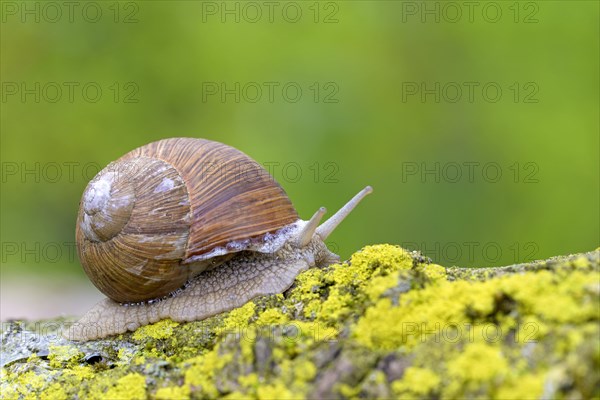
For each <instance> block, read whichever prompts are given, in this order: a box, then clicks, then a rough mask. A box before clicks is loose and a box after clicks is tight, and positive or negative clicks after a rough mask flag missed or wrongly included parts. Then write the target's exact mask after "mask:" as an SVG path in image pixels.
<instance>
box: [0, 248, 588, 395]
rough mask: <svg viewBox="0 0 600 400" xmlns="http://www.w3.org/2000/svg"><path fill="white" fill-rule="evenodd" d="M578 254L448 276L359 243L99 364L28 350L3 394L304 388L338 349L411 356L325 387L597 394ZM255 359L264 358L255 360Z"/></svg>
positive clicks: (6, 379) (352, 391) (149, 333)
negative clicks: (521, 267)
mask: <svg viewBox="0 0 600 400" xmlns="http://www.w3.org/2000/svg"><path fill="white" fill-rule="evenodd" d="M588 258H589V257H588V256H582V257H579V258H575V259H572V260H570V261H568V262H565V263H562V264H560V266H558V267H554V266H553V267H552V268H551V269H550V270H545V269H537V270H535V271H528V272H523V273H520V274H505V275H499V276H496V277H494V274H493V273H490V274H485V273H482V272H481V271H478V272H477V274H478V275H477V276H476V278H477V279H470V278H471V277H470V276H469V272H461V274H462V273H464V276H465V277H466V278H467V280H462V279H460V278H458V279H456V280H450V281H448V280H447V279H446V278H447V275H448V276H453V277H456V276H457V275H453V274H455V273H457V272H456V271H453V270H452V269H448V271H446V269H445V268H443V267H442V266H439V265H435V264H429V265H427V264H424V263H416V262H414V261H413V259H412V258H411V256H410V254H409V253H408V252H406V251H405V250H403V249H401V248H399V247H397V246H390V245H377V246H368V247H365V248H364V249H363V250H362V251H360V252H358V253H356V254H355V255H353V256H352V258H351V260H350V262H348V263H343V264H335V265H331V266H328V267H326V268H324V269H309V270H308V271H305V272H303V273H301V274H300V275H299V276H298V278H297V280H296V282H295V284H294V287H293V289H292V290H291V291H289V292H287V293H286V294H285V296H281V295H279V296H277V297H275V296H273V297H268V298H263V299H256V300H254V301H250V302H248V303H247V304H246V305H244V306H242V307H240V308H238V309H236V310H233V311H231V312H228V313H226V314H222V315H219V316H215V317H213V318H209V319H207V320H206V321H205V322H203V323H198V322H196V323H190V324H177V323H175V322H173V321H170V320H165V321H161V322H159V323H157V324H154V325H150V326H147V327H142V328H140V329H138V330H137V331H136V332H134V333H133V334H125V335H122V336H121V337H120V338H117V339H115V341H116V342H119V341H121V340H122V341H125V346H123V347H120V348H113V349H112V350H108V359H109V362H110V364H105V363H100V364H94V365H84V364H83V361H82V358H83V353H82V352H81V351H79V350H77V348H76V347H75V346H51V347H50V352H49V356H48V360H45V358H40V357H36V356H35V355H32V356H31V357H29V360H27V364H28V365H34V366H35V369H33V370H28V371H23V370H22V369H21V366H19V365H17V364H12V365H9V366H8V367H5V368H2V369H1V372H0V390H1V391H2V395H3V396H4V397H6V398H25V399H27V398H44V399H55V398H56V399H58V398H72V397H78V398H90V399H102V398H107V397H117V398H146V397H151V398H158V399H180V398H181V399H186V398H190V397H191V398H215V397H222V396H225V397H226V398H230V399H240V398H264V399H270V398H306V397H308V396H311V395H314V393H315V392H314V389H315V386H316V385H317V383H316V382H315V380H316V379H318V377H319V376H320V372H321V371H318V370H317V366H316V365H320V364H319V363H320V362H321V361H322V358H323V357H327V353H328V352H329V351H333V349H336V348H337V347H339V348H341V351H342V353H341V354H342V356H340V357H336V358H335V360H338V361H339V360H344V359H345V357H348V359H350V360H351V362H353V363H354V362H355V363H356V365H354V366H353V367H359V365H363V364H364V363H363V360H362V358H361V356H360V354H363V353H365V354H370V355H373V354H377V355H380V356H381V357H380V358H379V359H380V360H382V361H383V360H388V357H390V358H389V360H390V362H392V363H397V362H400V364H404V363H407V364H408V365H406V367H405V370H404V373H403V376H402V377H401V378H400V379H398V380H396V381H394V382H392V383H388V381H387V379H388V378H387V376H386V375H385V374H384V372H383V371H382V370H380V369H374V366H375V365H376V364H373V368H372V369H370V370H368V371H366V372H367V374H366V375H361V376H363V377H362V378H361V379H360V381H357V382H350V383H347V384H341V383H340V382H338V383H336V384H335V385H334V386H333V387H332V389H331V390H332V393H333V397H336V396H345V397H359V396H362V397H365V396H366V397H369V396H371V397H376V396H382V395H383V396H386V395H389V396H394V397H401V398H411V397H420V398H423V397H437V398H477V397H496V398H539V397H541V396H542V395H543V393H545V391H547V388H548V387H554V388H561V386H560V385H561V382H567V381H568V382H571V384H572V385H576V386H577V390H580V387H582V388H583V389H581V391H580V395H579V397H586V398H589V397H594V393H597V391H596V392H594V390H595V389H594V387H595V386H593V385H594V383H593V380H592V381H591V383H590V382H589V380H590V378H589V376H590V375H591V374H592V373H593V372H594V371H593V370H592V368H593V366H594V365H598V362H600V361H599V360H600V347H599V346H592V345H591V344H590V338H597V337H598V335H599V334H600V333H599V330H600V328H598V312H597V304H598V296H599V295H600V290H599V289H598V288H599V287H600V286H599V284H598V282H599V276H598V272H597V263H596V264H594V261H592V262H590V261H589V259H588ZM591 267H594V268H596V270H593V269H592V268H591ZM461 276H463V275H461ZM480 278H481V279H485V280H484V281H481V279H480ZM296 316H297V318H295V317H296ZM340 332H343V334H341V335H340ZM259 335H260V336H259ZM132 339H133V340H132ZM164 339H168V340H164ZM152 340H164V341H162V342H159V343H156V342H152ZM336 340H339V344H334V343H324V342H328V341H336ZM536 342H537V344H536ZM265 346H267V348H265ZM117 349H118V352H117ZM322 350H323V351H322ZM546 353H548V355H547V356H546ZM103 354H104V353H103ZM198 354H199V355H198ZM259 356H261V358H262V359H263V360H264V359H265V357H266V358H267V360H268V361H267V362H268V364H265V365H273V366H274V368H272V369H268V370H264V369H263V368H264V366H263V365H259V367H258V368H257V364H260V362H259V361H260V360H259ZM545 357H547V358H545ZM582 357H583V361H582ZM585 357H588V358H589V360H588V359H586V358H585ZM532 360H533V361H532ZM540 360H543V362H540ZM338 361H333V363H336V362H338ZM369 362H370V361H369ZM373 362H375V361H373ZM547 363H550V364H547ZM552 363H557V364H558V365H553V364H552ZM590 363H592V365H591V366H590ZM594 363H595V364H594ZM18 364H20V363H18ZM107 365H111V366H113V367H114V368H107ZM38 367H39V368H38ZM163 367H164V368H163ZM332 367H334V368H335V364H334V365H332V364H327V365H326V366H325V368H328V369H329V368H332ZM377 368H379V367H377ZM359 369H360V368H359ZM140 371H141V372H140ZM361 374H362V372H361ZM144 375H148V376H149V377H150V378H149V380H148V385H149V387H146V382H145V379H144ZM567 379H568V380H567ZM236 381H237V382H236ZM340 381H342V380H340ZM549 382H550V383H549ZM321 384H322V383H321ZM549 385H550V386H549ZM552 385H554V386H552ZM586 385H588V386H586ZM596 387H597V386H596ZM155 388H156V389H155ZM555 390H562V389H555ZM586 390H587V391H586ZM561 394H562V392H557V393H553V394H552V393H551V395H552V396H554V395H557V397H560V395H561ZM571 397H573V396H571ZM574 397H577V396H574Z"/></svg>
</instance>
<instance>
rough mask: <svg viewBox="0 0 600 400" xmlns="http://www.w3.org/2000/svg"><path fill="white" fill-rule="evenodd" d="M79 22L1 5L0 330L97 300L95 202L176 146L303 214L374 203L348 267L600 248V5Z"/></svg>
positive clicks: (470, 262) (407, 6) (53, 7)
mask: <svg viewBox="0 0 600 400" xmlns="http://www.w3.org/2000/svg"><path fill="white" fill-rule="evenodd" d="M48 4H50V5H48ZM72 4H74V5H73V6H72V7H73V8H72V9H69V6H65V5H64V3H63V2H49V3H47V2H12V1H10V2H6V1H4V2H2V30H1V57H2V59H1V80H2V103H1V107H2V109H1V114H0V115H1V157H2V182H1V184H2V190H1V210H0V212H1V235H2V236H1V242H2V269H1V272H2V280H1V282H2V318H3V319H6V318H9V317H13V316H28V317H37V316H39V315H52V314H54V315H58V314H61V313H62V314H69V313H79V312H80V308H85V307H87V306H88V303H90V302H92V300H95V299H96V298H99V297H101V296H100V295H99V294H98V292H97V291H95V289H93V287H91V286H90V284H89V283H88V282H87V280H86V279H85V276H84V274H83V272H82V270H81V267H80V265H79V262H78V260H77V257H76V256H75V253H74V248H73V241H74V227H75V219H76V212H77V208H78V202H79V199H80V196H81V194H82V192H83V189H84V187H85V185H86V184H87V182H88V180H89V179H91V178H92V177H93V175H94V173H95V172H97V171H98V169H99V168H100V167H103V166H104V165H106V164H107V163H109V162H110V161H112V160H114V159H116V158H118V157H119V156H121V155H122V154H124V153H126V152H127V151H129V150H131V149H133V148H135V147H137V146H140V145H143V144H145V143H148V142H150V141H154V140H157V139H161V138H166V137H172V136H192V137H202V138H208V139H212V140H217V141H221V142H223V143H226V144H229V145H232V146H234V147H237V148H239V149H241V150H242V151H244V152H246V153H247V154H249V155H250V156H252V157H253V158H255V159H256V160H257V161H259V162H260V163H263V164H265V165H269V166H271V168H273V171H274V176H275V178H276V179H277V180H278V181H279V182H280V183H281V185H282V186H283V187H284V189H285V190H286V191H287V193H288V195H289V196H290V198H291V199H292V201H293V203H294V204H295V206H296V208H297V209H298V211H299V213H300V215H301V216H303V217H305V218H308V217H309V216H310V215H311V214H312V213H313V212H314V211H315V210H316V209H317V208H318V207H319V206H326V207H327V208H328V209H329V210H330V212H332V211H334V210H335V209H337V208H338V207H339V206H341V205H342V204H343V203H344V202H345V201H346V200H348V199H349V198H350V197H351V196H352V195H354V194H355V193H356V192H357V191H358V190H359V189H361V188H362V187H364V186H365V185H367V184H370V185H372V186H373V187H374V189H375V191H374V193H373V195H371V196H370V197H369V198H368V199H367V200H366V201H365V202H364V203H363V204H361V206H360V207H359V208H358V209H357V210H356V211H355V212H354V213H353V215H352V216H351V217H350V218H348V219H347V220H346V221H345V222H344V223H343V224H342V225H341V226H340V227H339V228H338V230H337V231H336V232H335V233H334V234H333V235H332V236H331V238H330V245H331V247H332V248H333V249H336V250H337V251H338V252H339V253H340V254H341V256H342V257H343V258H346V257H348V256H349V255H350V254H351V253H352V252H353V251H355V250H357V249H359V248H361V247H362V246H364V245H367V244H372V243H394V244H401V245H404V246H405V247H408V248H410V249H421V250H422V251H423V253H424V254H425V255H428V256H430V257H431V258H433V259H434V261H436V262H438V263H440V264H443V265H461V266H498V265H502V264H508V263H513V262H522V261H528V260H531V259H538V258H545V257H549V256H553V255H558V254H565V253H572V252H580V251H589V250H593V249H595V248H596V247H597V246H598V244H599V242H600V238H599V235H600V232H599V230H600V227H599V225H600V222H599V176H598V175H599V104H598V103H599V78H598V77H599V39H598V38H599V36H600V35H599V26H598V24H599V23H598V21H599V6H598V4H599V3H598V2H593V1H581V2H576V1H549V2H475V3H471V4H472V5H471V6H467V5H465V3H464V2H400V1H352V2H313V1H310V2H273V3H268V2H196V1H170V2H166V1H147V2H112V1H103V2H74V3H72ZM269 4H271V5H269ZM259 13H260V14H259ZM238 84H239V90H237V88H238V86H236V85H238ZM436 85H437V86H436ZM69 88H73V91H72V93H70V90H69ZM97 88H100V89H101V91H102V92H101V94H98V93H96V89H97ZM257 88H260V90H261V93H259V92H257V90H256V89H257ZM269 88H273V91H272V92H271V93H270V90H269ZM298 88H300V89H301V91H302V93H301V95H298V94H297V92H296V91H297V89H298ZM469 88H473V91H472V92H470V90H469ZM57 89H58V90H57ZM457 89H459V90H460V91H461V92H457ZM498 90H500V91H501V92H500V94H498V93H497V91H498ZM271 95H272V97H271ZM236 96H238V97H239V98H238V99H236ZM457 167H458V168H459V169H457ZM436 168H437V169H438V172H437V173H436V172H435V169H436ZM431 170H433V171H434V172H427V171H431ZM423 172H425V174H422V173H423ZM470 172H472V175H471V174H470ZM298 173H300V174H301V175H299V174H298ZM498 173H501V176H499V177H498V176H497V175H498ZM457 174H458V175H457ZM80 299H83V300H80ZM28 302H29V303H31V305H30V306H26V304H27V303H28ZM23 304H25V305H23ZM66 304H68V305H66ZM44 310H45V311H44Z"/></svg>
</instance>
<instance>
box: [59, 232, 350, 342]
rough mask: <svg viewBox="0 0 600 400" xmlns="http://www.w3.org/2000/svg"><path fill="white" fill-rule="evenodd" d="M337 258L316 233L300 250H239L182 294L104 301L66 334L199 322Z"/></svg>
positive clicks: (100, 334) (91, 335)
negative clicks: (148, 299)
mask: <svg viewBox="0 0 600 400" xmlns="http://www.w3.org/2000/svg"><path fill="white" fill-rule="evenodd" d="M336 261H339V257H338V256H337V255H335V254H333V253H332V252H330V251H329V250H328V249H327V247H326V246H325V244H324V243H323V241H322V240H321V238H320V237H319V236H317V235H315V236H314V237H313V238H312V240H311V241H310V242H309V243H308V244H307V245H306V246H304V247H302V248H299V247H298V246H297V245H295V241H294V240H289V241H288V242H286V244H284V245H283V247H282V248H281V249H279V250H278V251H277V252H275V253H270V254H268V253H255V252H248V251H246V252H242V253H239V254H237V255H236V256H234V257H233V258H232V259H231V260H229V261H227V262H225V263H224V264H221V265H220V266H219V267H218V268H215V269H212V270H209V271H205V272H203V273H201V274H200V275H198V276H197V277H195V278H194V279H193V280H192V281H191V282H190V283H189V285H188V286H187V287H186V288H185V289H183V290H182V291H181V292H180V293H177V295H174V296H172V297H169V298H166V299H164V300H161V301H156V302H150V303H142V304H131V305H127V306H125V305H123V304H119V303H117V302H115V301H113V300H110V299H105V300H103V301H101V302H100V303H98V304H97V305H96V306H95V307H94V308H92V309H91V310H90V311H89V312H88V313H87V314H85V315H84V316H83V318H81V320H79V322H77V323H76V324H74V325H72V326H71V327H70V328H69V330H68V331H66V332H64V336H65V338H67V339H70V340H77V341H82V340H84V341H85V340H94V339H99V338H104V337H106V336H111V335H116V334H120V333H124V332H127V331H132V330H135V329H137V328H138V327H140V326H143V325H147V324H150V323H154V322H157V321H160V320H162V319H166V318H170V319H172V320H174V321H178V322H183V321H196V320H202V319H205V318H208V317H210V316H212V315H215V314H218V313H221V312H223V311H228V310H231V309H233V308H236V307H240V306H242V305H244V304H245V303H246V302H247V301H249V300H251V299H253V298H255V297H258V296H262V295H269V294H275V293H283V292H284V291H285V290H287V289H288V288H289V287H290V286H291V285H292V283H293V282H294V279H295V278H296V276H297V275H298V274H299V273H300V272H302V271H304V270H306V269H308V268H311V267H323V266H325V265H329V264H331V263H333V262H336Z"/></svg>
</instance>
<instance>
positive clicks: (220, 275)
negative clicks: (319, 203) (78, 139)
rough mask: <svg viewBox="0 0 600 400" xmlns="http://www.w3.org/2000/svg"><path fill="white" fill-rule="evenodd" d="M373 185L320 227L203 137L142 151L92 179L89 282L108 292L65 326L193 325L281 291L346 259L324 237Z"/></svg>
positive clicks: (83, 230) (78, 331) (84, 247)
mask: <svg viewBox="0 0 600 400" xmlns="http://www.w3.org/2000/svg"><path fill="white" fill-rule="evenodd" d="M371 191H372V189H371V187H369V186H368V187H366V188H365V189H363V190H362V191H361V192H360V193H358V194H357V195H356V196H354V198H352V199H351V200H350V201H349V202H348V203H347V204H346V205H345V206H343V207H342V208H341V209H340V210H339V211H338V212H337V213H336V214H334V215H333V216H332V217H331V218H329V219H328V220H327V221H325V222H324V223H323V224H321V225H319V223H320V221H321V219H322V217H323V215H324V214H325V212H326V210H325V208H323V207H321V208H320V209H319V210H318V211H317V212H316V213H315V214H314V215H313V217H312V218H311V219H310V220H309V221H303V220H301V219H299V217H298V214H297V213H296V211H295V209H294V207H293V205H292V203H291V202H290V200H289V199H288V197H287V195H286V193H285V192H284V190H283V189H282V188H281V187H280V186H279V184H278V183H277V182H276V181H275V180H274V179H273V178H272V177H271V176H270V175H269V174H268V173H267V172H266V171H265V170H264V169H263V168H262V167H261V166H260V165H259V164H258V163H256V161H254V160H252V159H251V158H250V157H248V156H247V155H245V154H244V153H242V152H241V151H239V150H236V149H234V148H233V147H230V146H226V145H224V144H221V143H217V142H212V141H209V140H203V139H191V138H173V139H165V140H160V141H158V142H154V143H150V144H148V145H145V146H142V147H140V148H138V149H135V150H133V151H131V152H129V153H127V154H125V155H124V156H123V157H121V158H119V159H118V160H116V161H115V162H113V163H111V164H109V165H108V166H107V167H106V168H105V169H103V170H102V171H100V172H99V173H98V175H97V176H96V177H95V178H94V179H93V180H92V181H91V182H90V183H89V184H88V186H87V188H86V189H85V192H84V194H83V197H82V200H81V203H80V207H79V214H78V218H77V226H76V240H77V249H78V254H79V258H80V260H81V264H82V265H83V268H84V270H85V272H86V273H87V275H88V276H89V278H90V280H91V281H92V282H93V283H94V285H95V286H96V287H97V288H98V289H99V290H100V291H102V292H103V293H104V294H105V295H106V296H107V297H108V298H107V299H105V300H103V301H101V302H99V303H98V304H97V305H96V306H94V307H93V308H92V309H91V310H90V311H88V313H86V314H85V315H84V316H83V317H82V318H81V320H79V321H78V322H77V323H75V324H74V325H72V326H71V327H70V328H69V329H68V330H67V331H65V332H64V333H63V336H65V337H66V338H67V339H72V340H91V339H95V338H101V337H106V336H109V335H114V334H118V333H123V332H126V331H128V330H134V329H136V328H137V327H139V326H140V325H144V324H148V323H153V322H157V321H159V320H161V319H164V318H171V319H173V320H175V321H194V320H201V319H204V318H207V317H209V316H211V315H215V314H217V313H220V312H223V311H227V310H231V309H233V308H236V307H239V306H242V305H243V304H245V303H246V302H247V301H249V300H251V299H253V298H254V297H257V296H261V295H266V294H273V293H281V292H283V291H285V290H286V289H287V288H289V287H290V286H291V285H292V283H293V282H294V279H295V277H296V276H297V275H298V273H300V272H301V271H303V270H305V269H307V268H310V267H315V266H316V267H323V266H325V265H329V264H331V263H333V262H336V261H338V260H339V257H338V256H337V255H335V254H333V253H332V252H330V251H329V249H327V246H326V245H325V243H324V241H325V239H326V238H327V237H328V236H329V234H331V232H332V231H333V230H334V229H335V228H336V227H337V225H338V224H339V223H340V222H341V221H342V220H343V219H344V218H345V217H346V216H347V215H348V214H349V213H350V212H351V211H352V209H353V208H354V207H355V206H356V205H357V204H358V203H359V202H360V200H362V199H363V198H364V197H365V196H366V195H367V194H369V193H371Z"/></svg>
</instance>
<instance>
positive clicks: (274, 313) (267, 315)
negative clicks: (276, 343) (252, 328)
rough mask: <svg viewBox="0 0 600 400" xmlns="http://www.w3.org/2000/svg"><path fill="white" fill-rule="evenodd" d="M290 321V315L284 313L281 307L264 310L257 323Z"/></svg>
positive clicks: (269, 323)
mask: <svg viewBox="0 0 600 400" xmlns="http://www.w3.org/2000/svg"><path fill="white" fill-rule="evenodd" d="M287 321H289V317H288V316H287V315H285V314H284V313H282V312H281V311H280V310H279V309H276V308H270V309H268V310H265V311H263V312H262V313H260V315H259V316H258V319H257V320H256V325H258V326H261V325H275V324H282V323H285V322H287Z"/></svg>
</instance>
